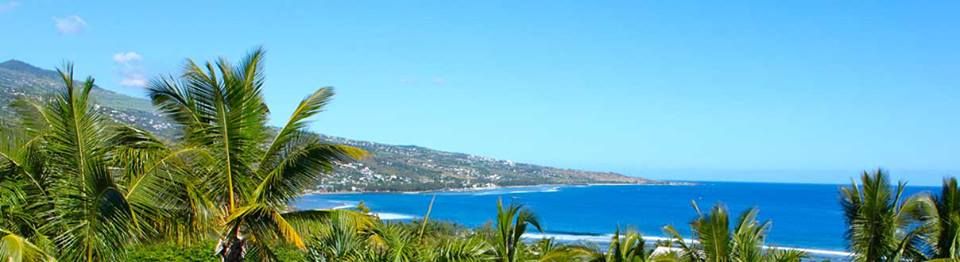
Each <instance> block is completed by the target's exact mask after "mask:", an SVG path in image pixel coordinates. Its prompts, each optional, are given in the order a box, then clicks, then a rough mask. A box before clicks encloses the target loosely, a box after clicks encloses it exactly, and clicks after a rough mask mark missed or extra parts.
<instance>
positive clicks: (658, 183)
mask: <svg viewBox="0 0 960 262" xmlns="http://www.w3.org/2000/svg"><path fill="white" fill-rule="evenodd" d="M696 185H698V183H695V182H687V181H651V182H646V183H570V184H534V185H510V186H489V187H462V188H444V189H434V190H409V191H405V190H379V191H377V190H369V191H364V190H360V191H346V190H342V191H321V190H308V191H306V192H304V193H303V194H302V195H303V196H308V195H345V194H424V193H456V192H482V191H490V190H499V189H517V188H536V187H576V186H696Z"/></svg>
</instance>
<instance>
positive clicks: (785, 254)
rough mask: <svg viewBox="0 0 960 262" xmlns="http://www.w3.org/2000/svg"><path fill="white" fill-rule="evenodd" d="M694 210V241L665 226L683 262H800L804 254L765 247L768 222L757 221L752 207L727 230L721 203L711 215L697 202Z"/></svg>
mask: <svg viewBox="0 0 960 262" xmlns="http://www.w3.org/2000/svg"><path fill="white" fill-rule="evenodd" d="M693 208H694V210H695V211H696V212H697V215H698V218H697V219H695V220H694V221H693V222H691V223H690V227H691V229H692V231H693V233H694V238H693V239H694V240H693V241H689V240H686V239H684V238H683V237H682V236H681V235H680V233H679V232H678V231H677V230H676V229H675V228H673V227H672V226H666V227H664V231H665V232H666V233H667V235H669V236H671V238H673V244H674V245H676V246H677V247H679V248H680V249H681V250H682V254H681V257H682V260H684V261H710V262H722V261H799V260H800V258H803V257H805V254H804V253H803V252H800V251H796V250H786V249H776V248H767V250H765V248H766V247H765V246H764V242H765V239H766V235H767V230H769V229H770V226H771V223H770V222H769V221H766V222H762V223H761V222H759V221H757V215H758V214H759V210H758V209H756V208H751V209H748V210H746V211H744V212H743V213H742V214H741V215H740V216H739V218H738V219H737V220H736V221H735V222H734V225H735V226H734V228H733V230H732V231H731V229H730V218H729V213H728V212H727V208H726V207H724V206H723V205H721V204H717V205H715V206H714V207H713V209H712V210H711V211H710V213H707V214H704V213H702V212H701V211H700V208H699V206H697V203H696V202H693Z"/></svg>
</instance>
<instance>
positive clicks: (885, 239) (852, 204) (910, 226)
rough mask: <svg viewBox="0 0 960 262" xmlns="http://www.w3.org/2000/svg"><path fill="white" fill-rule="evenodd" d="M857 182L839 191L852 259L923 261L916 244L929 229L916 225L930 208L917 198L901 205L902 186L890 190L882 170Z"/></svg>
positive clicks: (901, 183)
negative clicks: (927, 208)
mask: <svg viewBox="0 0 960 262" xmlns="http://www.w3.org/2000/svg"><path fill="white" fill-rule="evenodd" d="M860 179H861V181H862V184H860V185H858V184H857V182H856V181H853V182H852V185H851V186H850V187H844V188H842V189H841V191H840V193H841V204H842V205H843V210H844V214H845V216H846V222H847V233H846V238H847V241H848V245H849V247H850V250H851V251H852V252H853V253H854V260H856V261H900V260H902V259H911V260H924V259H926V257H925V255H924V254H923V252H922V250H921V247H919V246H918V245H917V244H918V243H921V242H922V241H923V238H924V235H925V234H927V233H928V232H929V231H930V230H931V228H930V227H929V226H926V225H918V224H917V223H918V221H919V220H920V217H922V216H923V215H920V214H922V213H926V212H925V211H923V209H925V207H929V206H930V205H929V204H928V203H925V201H923V198H918V197H913V198H908V199H907V200H905V201H903V202H901V200H902V198H903V190H904V187H905V186H906V184H905V183H903V182H900V183H898V184H897V186H896V187H892V186H891V185H890V182H889V181H888V176H887V174H886V172H884V171H883V170H877V171H876V172H873V173H867V172H864V173H863V175H862V176H861V178H860Z"/></svg>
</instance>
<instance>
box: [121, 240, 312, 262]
mask: <svg viewBox="0 0 960 262" xmlns="http://www.w3.org/2000/svg"><path fill="white" fill-rule="evenodd" d="M214 246H216V242H214V241H203V242H200V243H196V244H190V245H184V244H176V243H170V242H168V243H158V244H151V245H137V246H134V247H131V248H130V249H129V250H127V251H126V253H127V261H143V262H219V261H220V258H219V257H217V256H216V255H215V254H214V253H213V249H214ZM272 250H273V251H274V254H275V255H276V258H277V260H278V261H305V259H306V257H305V253H304V252H302V251H300V250H298V249H296V248H295V247H291V246H277V247H273V248H272Z"/></svg>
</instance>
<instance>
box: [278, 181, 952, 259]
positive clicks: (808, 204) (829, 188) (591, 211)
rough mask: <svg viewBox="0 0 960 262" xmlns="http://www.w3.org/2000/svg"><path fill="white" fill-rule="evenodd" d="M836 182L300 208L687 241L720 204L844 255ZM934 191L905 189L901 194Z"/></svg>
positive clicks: (321, 202)
mask: <svg viewBox="0 0 960 262" xmlns="http://www.w3.org/2000/svg"><path fill="white" fill-rule="evenodd" d="M840 187H842V185H822V184H775V183H728V182H696V184H695V185H579V186H578V185H570V186H530V187H511V188H498V189H490V190H479V191H465V192H422V193H346V194H313V195H307V196H304V197H303V198H301V199H299V200H298V201H296V202H295V203H294V205H295V206H296V207H298V208H302V209H312V208H345V207H352V206H356V205H357V204H358V203H359V202H360V201H363V202H364V204H365V205H367V206H368V207H369V208H370V209H371V210H372V211H373V212H375V213H377V214H379V216H380V217H381V219H385V220H405V219H416V218H419V217H422V216H423V215H424V213H425V212H426V211H427V207H428V205H429V203H430V199H431V198H432V197H433V196H434V195H436V203H435V204H434V207H433V211H432V213H431V215H430V219H432V220H443V221H450V222H455V223H458V224H461V225H465V226H469V227H475V226H481V225H483V224H485V223H489V222H490V221H492V220H493V218H494V216H495V215H496V202H497V199H500V198H502V199H503V200H504V202H518V203H522V204H523V205H524V206H526V207H528V208H529V209H531V210H532V211H533V212H535V213H536V214H537V216H538V217H539V218H540V222H541V224H542V226H543V229H544V234H540V235H533V236H542V235H547V236H551V237H556V238H558V239H563V240H588V241H590V240H595V241H602V240H604V239H606V238H607V237H606V236H607V235H609V234H611V233H612V232H613V231H614V230H615V229H616V228H617V226H620V227H621V228H634V229H636V230H638V231H640V232H641V233H643V235H644V237H651V238H655V237H664V236H665V234H663V230H662V228H663V226H665V225H673V226H674V227H676V228H677V229H679V230H680V232H681V233H682V234H684V237H690V230H689V222H690V221H691V220H692V219H694V218H695V217H696V212H695V211H694V209H693V208H692V206H691V201H696V202H697V204H698V205H699V206H700V208H701V209H702V210H703V211H704V212H706V211H708V210H709V209H710V208H711V207H713V206H714V205H715V204H718V203H719V204H723V205H726V206H727V207H728V208H729V210H730V211H731V221H732V220H735V219H736V217H737V216H738V215H739V213H740V212H742V211H744V210H746V209H748V208H751V207H757V208H759V209H760V214H759V219H760V220H761V221H763V220H770V221H772V222H773V226H772V228H771V229H770V231H769V232H768V237H767V245H768V246H776V247H791V248H803V249H809V250H815V251H817V252H821V251H822V252H825V254H830V253H831V252H832V251H844V250H846V245H845V242H844V238H843V237H844V230H845V226H844V218H843V210H842V207H841V206H840V202H839V199H840V193H839V190H840ZM936 190H938V188H935V187H908V188H907V189H906V196H909V195H911V194H914V193H918V192H922V191H928V192H936Z"/></svg>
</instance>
